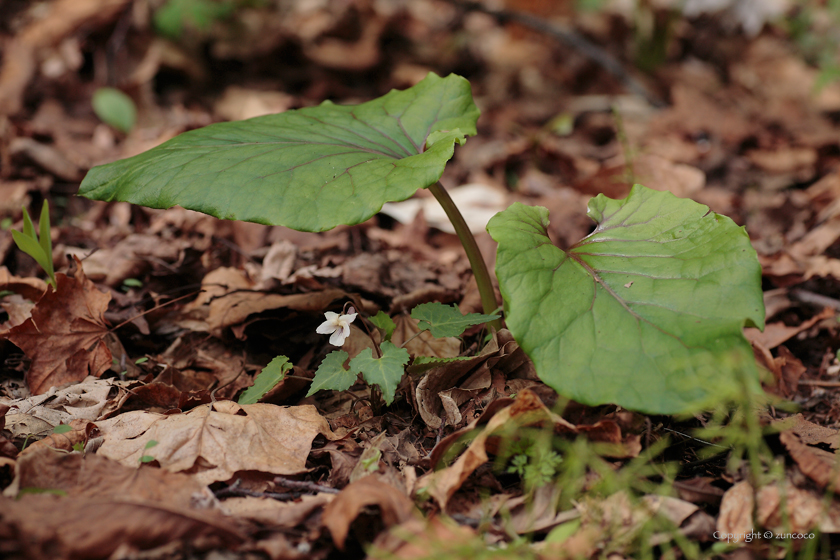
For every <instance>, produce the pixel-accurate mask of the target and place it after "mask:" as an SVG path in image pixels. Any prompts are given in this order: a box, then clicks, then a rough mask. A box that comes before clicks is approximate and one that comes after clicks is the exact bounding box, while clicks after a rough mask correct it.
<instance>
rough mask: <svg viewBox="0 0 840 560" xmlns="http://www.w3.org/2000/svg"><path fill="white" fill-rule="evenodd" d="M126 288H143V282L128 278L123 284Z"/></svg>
mask: <svg viewBox="0 0 840 560" xmlns="http://www.w3.org/2000/svg"><path fill="white" fill-rule="evenodd" d="M122 285H123V287H124V288H142V287H143V282H141V281H140V280H138V279H137V278H126V279H125V280H123V283H122Z"/></svg>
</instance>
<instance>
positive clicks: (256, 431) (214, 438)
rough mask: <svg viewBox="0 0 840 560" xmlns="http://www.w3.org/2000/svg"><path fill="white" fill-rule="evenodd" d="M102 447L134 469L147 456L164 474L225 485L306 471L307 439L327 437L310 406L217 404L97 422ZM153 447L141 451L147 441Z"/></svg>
mask: <svg viewBox="0 0 840 560" xmlns="http://www.w3.org/2000/svg"><path fill="white" fill-rule="evenodd" d="M97 426H98V427H99V429H100V431H101V433H102V436H103V437H104V438H105V442H104V443H103V444H102V447H101V448H100V449H99V453H100V454H102V455H104V456H106V457H110V458H112V459H114V460H116V461H119V462H120V463H122V464H124V465H129V466H134V465H137V464H138V463H139V461H140V457H141V456H143V455H150V456H152V457H154V458H155V460H156V461H157V462H158V463H159V464H160V465H161V467H163V468H164V469H166V470H168V471H171V472H186V473H189V474H192V475H193V476H194V477H195V478H196V480H198V481H199V482H201V483H202V484H210V483H212V482H217V481H222V480H228V479H230V478H231V477H232V476H233V475H234V474H235V473H236V472H237V471H245V470H251V471H260V472H266V473H272V474H278V475H290V474H298V473H302V472H305V471H306V470H307V469H306V458H307V457H308V456H309V450H310V448H311V445H312V440H313V439H314V438H315V436H316V435H318V434H323V435H324V436H326V437H327V438H332V437H333V436H332V432H331V431H330V428H329V424H328V423H327V421H326V419H324V418H323V417H322V416H321V415H320V414H319V413H318V411H317V410H316V409H315V407H314V406H312V405H302V406H292V407H280V406H275V405H272V404H251V405H242V406H240V405H238V404H236V403H234V402H232V401H219V402H216V403H213V404H206V405H201V406H199V407H196V408H194V409H192V410H190V411H188V412H186V413H183V414H171V415H163V414H155V413H149V412H145V411H141V410H138V411H133V412H127V413H125V414H121V415H119V416H116V417H114V418H110V419H108V420H105V421H102V422H98V423H97ZM152 440H153V441H157V442H158V443H157V445H155V446H154V447H152V448H149V449H146V448H145V446H146V444H147V443H148V442H149V441H152Z"/></svg>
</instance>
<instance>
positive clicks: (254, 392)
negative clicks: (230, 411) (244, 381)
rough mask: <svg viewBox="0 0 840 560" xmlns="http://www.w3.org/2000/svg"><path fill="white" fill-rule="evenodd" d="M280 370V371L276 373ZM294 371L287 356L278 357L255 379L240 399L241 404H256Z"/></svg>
mask: <svg viewBox="0 0 840 560" xmlns="http://www.w3.org/2000/svg"><path fill="white" fill-rule="evenodd" d="M278 368H279V371H276V370H277V369H278ZM290 369H292V363H291V362H289V358H287V357H286V356H276V357H275V358H273V359H272V360H271V361H270V362H268V365H266V366H265V367H264V368H263V369H262V371H260V372H259V373H258V374H257V376H256V377H255V378H254V384H253V385H251V386H250V387H248V388H247V389H245V391H243V392H242V394H241V395H239V399H238V400H237V401H236V402H237V403H239V404H256V403H257V402H259V400H260V399H261V398H263V397H264V396H265V395H266V393H268V392H269V391H271V390H272V389H274V388H275V387H276V386H277V384H278V383H280V382H281V381H283V379H284V378H285V377H286V372H288V371H289V370H290Z"/></svg>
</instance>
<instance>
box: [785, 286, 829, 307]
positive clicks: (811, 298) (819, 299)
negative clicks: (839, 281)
mask: <svg viewBox="0 0 840 560" xmlns="http://www.w3.org/2000/svg"><path fill="white" fill-rule="evenodd" d="M790 297H791V298H793V299H795V300H797V301H801V302H802V303H811V304H813V305H818V306H820V307H831V308H832V309H840V300H837V299H834V298H832V297H828V296H824V295H822V294H817V293H814V292H809V291H808V290H799V289H797V290H791V291H790Z"/></svg>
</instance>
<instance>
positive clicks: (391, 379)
mask: <svg viewBox="0 0 840 560" xmlns="http://www.w3.org/2000/svg"><path fill="white" fill-rule="evenodd" d="M379 348H380V349H381V350H382V357H381V358H374V357H373V355H372V352H371V349H370V348H365V349H364V350H362V351H361V352H359V355H358V356H356V357H355V358H353V359H352V360H350V370H351V371H357V372H359V373H361V374H362V376H363V377H364V378H365V381H367V382H368V384H369V385H378V386H379V389H380V391H382V399H383V400H384V401H385V404H391V403H392V402H394V395H395V394H396V393H397V386H399V384H400V380H401V379H402V376H403V374H404V373H405V364H407V363H408V358H409V355H408V350H406V349H405V348H397V347H396V346H394V344H393V343H391V342H383V343H382V345H381V346H380V347H379Z"/></svg>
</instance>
